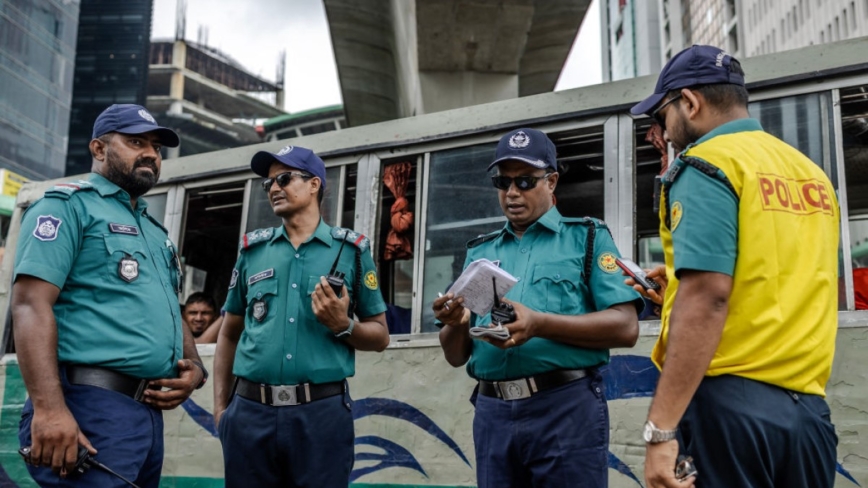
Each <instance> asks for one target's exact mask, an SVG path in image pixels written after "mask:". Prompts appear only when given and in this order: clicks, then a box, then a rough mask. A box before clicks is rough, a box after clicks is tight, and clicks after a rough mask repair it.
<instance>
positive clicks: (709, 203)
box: [667, 119, 763, 276]
mask: <svg viewBox="0 0 868 488" xmlns="http://www.w3.org/2000/svg"><path fill="white" fill-rule="evenodd" d="M755 130H763V128H762V125H760V123H759V121H757V120H755V119H739V120H734V121H732V122H727V123H726V124H723V125H721V126H719V127H717V128H715V129H714V130H712V131H711V132H709V133H708V134H705V135H704V136H702V137H701V138H700V139H699V140H698V141H696V143H695V144H692V145H696V144H700V143H702V142H705V141H707V140H709V139H711V138H713V137H716V136H719V135H724V134H734V133H738V132H745V131H755ZM708 162H709V163H711V164H714V161H708ZM673 168H677V169H673ZM669 170H672V171H677V172H680V174H678V179H676V180H675V181H674V182H673V183H672V186H671V187H670V188H669V190H668V191H669V193H668V197H667V201H669V202H671V203H670V206H674V205H677V206H678V209H679V212H680V220H679V221H678V225H677V226H676V227H675V230H674V231H672V246H673V248H674V251H673V256H674V257H675V272H676V274H677V273H678V272H679V271H681V270H682V269H693V270H697V271H714V272H717V273H723V274H726V275H729V276H732V274H733V273H734V272H735V259H736V254H737V247H738V205H739V202H738V197H736V195H735V194H734V193H733V192H732V190H730V189H729V188H728V187H727V185H726V182H727V178H726V176H725V175H724V174H723V172H722V171H720V170H718V171H717V174H716V175H715V176H714V177H711V176H709V175H706V174H703V173H702V172H700V171H699V170H698V169H696V168H694V167H693V166H690V165H688V164H686V163H684V162H683V161H682V160H680V159H677V158H676V160H675V161H673V162H672V164H671V165H670V167H669ZM669 170H667V171H669Z"/></svg>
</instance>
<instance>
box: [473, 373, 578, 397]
mask: <svg viewBox="0 0 868 488" xmlns="http://www.w3.org/2000/svg"><path fill="white" fill-rule="evenodd" d="M585 376H588V370H586V369H567V370H561V369H559V370H555V371H549V372H548V373H541V374H538V375H534V376H528V377H527V378H519V379H517V380H509V381H485V380H479V394H480V395H485V396H487V397H494V398H500V399H502V400H520V399H522V398H528V397H530V396H532V395H534V394H536V393H539V392H541V391H546V390H550V389H552V388H556V387H558V386H561V385H564V384H567V383H569V382H571V381H576V380H580V379H582V378H584V377H585Z"/></svg>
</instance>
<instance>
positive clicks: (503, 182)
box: [491, 173, 554, 191]
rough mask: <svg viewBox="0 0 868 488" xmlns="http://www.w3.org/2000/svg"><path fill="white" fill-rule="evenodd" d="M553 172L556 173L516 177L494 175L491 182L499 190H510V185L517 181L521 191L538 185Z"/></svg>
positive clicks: (516, 185) (517, 186)
mask: <svg viewBox="0 0 868 488" xmlns="http://www.w3.org/2000/svg"><path fill="white" fill-rule="evenodd" d="M553 174H554V173H546V174H544V175H542V176H516V177H515V178H510V177H509V176H501V175H494V176H492V177H491V183H492V184H493V185H494V187H495V188H497V189H498V190H509V187H510V185H512V183H513V182H515V187H516V188H518V189H519V190H521V191H525V190H530V189H531V188H534V187H536V184H537V183H538V182H539V181H540V180H544V179H546V178H548V177H549V176H551V175H553Z"/></svg>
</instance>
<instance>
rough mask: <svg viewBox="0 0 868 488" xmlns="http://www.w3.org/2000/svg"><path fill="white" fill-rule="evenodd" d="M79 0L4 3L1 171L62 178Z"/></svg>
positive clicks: (0, 2) (0, 18)
mask: <svg viewBox="0 0 868 488" xmlns="http://www.w3.org/2000/svg"><path fill="white" fill-rule="evenodd" d="M78 14H79V2H78V1H77V0H0V87H2V88H0V167H2V168H7V169H10V170H12V171H14V172H15V173H18V174H20V175H23V176H25V177H27V178H31V179H37V180H42V179H48V178H57V177H60V176H63V174H64V169H65V165H66V147H67V139H66V134H67V131H68V129H69V115H70V100H71V97H72V84H73V83H72V80H73V66H74V59H75V45H76V35H77V30H78Z"/></svg>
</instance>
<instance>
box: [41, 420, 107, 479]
mask: <svg viewBox="0 0 868 488" xmlns="http://www.w3.org/2000/svg"><path fill="white" fill-rule="evenodd" d="M30 442H31V447H30V462H31V464H33V465H34V466H50V467H51V469H52V470H54V472H55V473H58V474H60V476H61V477H64V478H65V477H66V473H67V472H69V471H70V470H72V468H73V467H74V466H75V461H76V460H77V459H78V446H79V445H82V446H84V447H86V448H87V450H88V452H90V453H91V454H96V452H97V451H96V449H94V448H93V446H92V445H91V444H90V441H89V440H88V439H87V437H85V435H84V434H82V433H81V431H80V430H79V429H78V423H77V422H76V421H75V418H73V416H72V412H70V411H69V409H68V408H66V405H62V406H60V407H57V408H52V409H50V410H43V409H34V410H33V420H32V421H31V423H30Z"/></svg>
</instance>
